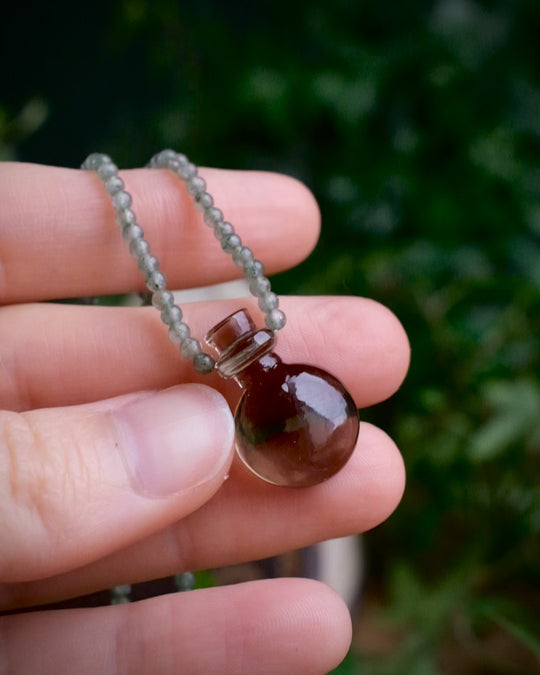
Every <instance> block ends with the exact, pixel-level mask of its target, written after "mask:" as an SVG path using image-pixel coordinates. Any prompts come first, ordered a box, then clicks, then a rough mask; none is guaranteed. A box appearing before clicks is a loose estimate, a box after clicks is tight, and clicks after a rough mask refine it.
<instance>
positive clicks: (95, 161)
mask: <svg viewBox="0 0 540 675" xmlns="http://www.w3.org/2000/svg"><path fill="white" fill-rule="evenodd" d="M106 163H108V164H112V159H111V158H110V157H109V155H105V154H104V153H102V152H93V153H92V154H91V155H88V157H87V158H86V159H85V161H84V164H83V168H85V169H90V170H91V171H97V169H99V167H100V166H101V165H102V164H106Z"/></svg>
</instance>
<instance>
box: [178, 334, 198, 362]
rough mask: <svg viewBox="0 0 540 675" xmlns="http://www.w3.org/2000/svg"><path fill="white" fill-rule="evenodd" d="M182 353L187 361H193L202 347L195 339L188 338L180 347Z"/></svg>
mask: <svg viewBox="0 0 540 675" xmlns="http://www.w3.org/2000/svg"><path fill="white" fill-rule="evenodd" d="M180 351H181V353H182V356H183V357H184V358H185V359H192V358H193V357H194V356H195V355H196V354H199V353H200V351H201V345H200V344H199V341H198V340H196V339H195V338H191V337H189V338H186V339H185V340H184V341H183V342H182V344H181V345H180Z"/></svg>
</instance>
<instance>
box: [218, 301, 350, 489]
mask: <svg viewBox="0 0 540 675" xmlns="http://www.w3.org/2000/svg"><path fill="white" fill-rule="evenodd" d="M206 342H207V343H208V344H209V345H211V346H212V347H213V348H214V349H215V350H216V351H217V352H218V355H219V358H218V360H217V363H216V369H217V371H218V372H219V374H220V375H222V376H223V377H226V378H228V377H232V378H234V379H235V380H236V382H237V383H238V384H239V385H240V387H242V389H243V390H244V391H243V393H242V397H241V399H240V401H239V403H238V406H237V408H236V412H235V425H236V450H237V453H238V455H239V457H240V458H241V460H242V461H243V463H244V464H245V465H246V466H247V467H248V468H249V469H250V470H251V471H252V472H253V473H254V474H256V475H257V476H258V477H259V478H262V479H263V480H264V481H266V482H268V483H272V484H274V485H279V486H283V487H308V486H311V485H316V484H317V483H321V482H323V481H325V480H327V479H328V478H330V477H331V476H333V475H334V474H335V473H337V472H338V471H339V470H340V469H341V468H342V467H343V466H344V465H345V463H346V462H347V460H348V459H349V457H350V456H351V455H352V453H353V450H354V447H355V445H356V439H357V437H358V430H359V421H358V412H357V409H356V406H355V404H354V401H353V399H352V397H351V395H350V394H349V392H348V391H347V390H346V389H345V387H344V386H343V384H342V383H341V382H340V381H339V380H338V379H336V378H335V377H334V376H333V375H330V373H327V372H326V371H324V370H321V369H320V368H315V367H314V366H309V365H304V364H287V363H284V362H283V361H282V360H281V359H280V358H279V356H278V355H277V354H276V353H275V352H274V351H273V348H274V344H275V335H274V333H273V331H271V330H268V329H257V328H256V327H255V324H254V322H253V319H252V318H251V316H250V315H249V313H248V311H247V310H246V309H241V310H239V311H238V312H235V313H234V314H231V315H230V316H229V317H227V318H226V319H224V320H223V321H222V322H221V323H219V324H218V325H217V326H214V328H212V329H211V330H210V331H209V332H208V335H207V336H206Z"/></svg>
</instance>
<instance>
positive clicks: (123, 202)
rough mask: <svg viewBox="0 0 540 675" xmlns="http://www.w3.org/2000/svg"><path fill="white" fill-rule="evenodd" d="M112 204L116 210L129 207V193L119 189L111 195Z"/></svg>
mask: <svg viewBox="0 0 540 675" xmlns="http://www.w3.org/2000/svg"><path fill="white" fill-rule="evenodd" d="M109 180H110V179H109ZM112 204H113V206H114V208H115V209H116V210H117V211H123V210H125V209H129V207H130V206H131V195H130V194H129V192H126V191H125V190H120V191H119V192H117V193H116V194H114V195H113V196H112Z"/></svg>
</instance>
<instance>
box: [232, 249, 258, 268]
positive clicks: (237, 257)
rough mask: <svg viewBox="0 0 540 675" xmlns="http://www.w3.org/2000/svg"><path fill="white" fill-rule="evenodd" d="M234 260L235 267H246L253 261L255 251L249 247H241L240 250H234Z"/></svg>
mask: <svg viewBox="0 0 540 675" xmlns="http://www.w3.org/2000/svg"><path fill="white" fill-rule="evenodd" d="M232 259H233V262H234V264H235V265H238V267H244V265H245V264H246V263H248V262H250V261H251V260H253V251H252V250H251V249H250V248H248V247H247V246H239V247H238V248H236V249H234V251H233V254H232Z"/></svg>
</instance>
